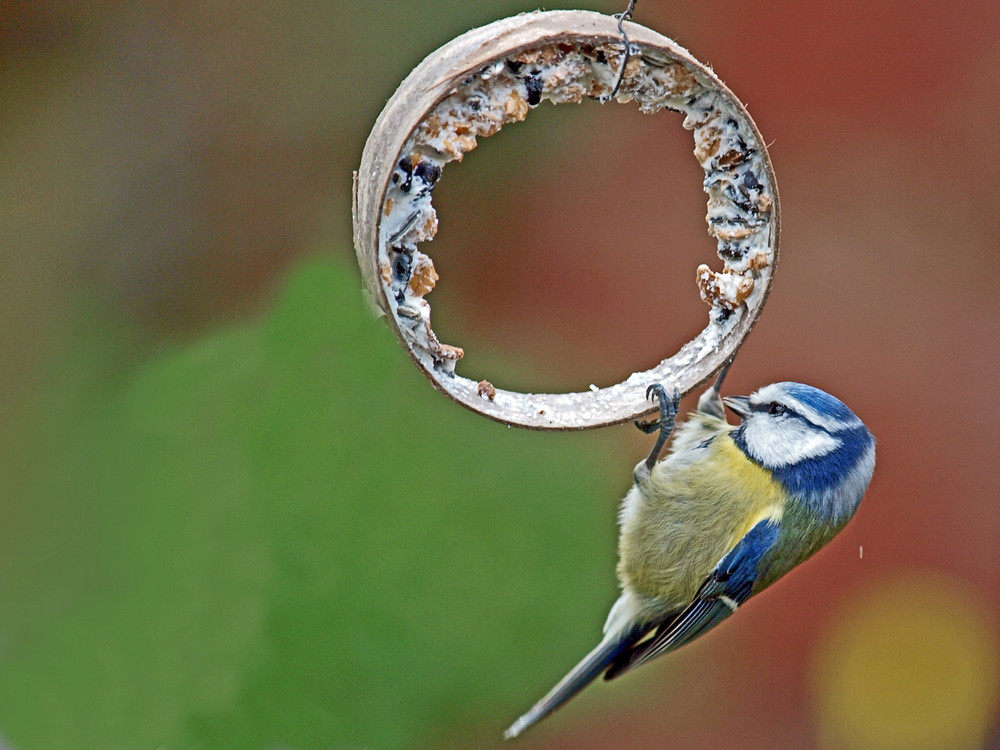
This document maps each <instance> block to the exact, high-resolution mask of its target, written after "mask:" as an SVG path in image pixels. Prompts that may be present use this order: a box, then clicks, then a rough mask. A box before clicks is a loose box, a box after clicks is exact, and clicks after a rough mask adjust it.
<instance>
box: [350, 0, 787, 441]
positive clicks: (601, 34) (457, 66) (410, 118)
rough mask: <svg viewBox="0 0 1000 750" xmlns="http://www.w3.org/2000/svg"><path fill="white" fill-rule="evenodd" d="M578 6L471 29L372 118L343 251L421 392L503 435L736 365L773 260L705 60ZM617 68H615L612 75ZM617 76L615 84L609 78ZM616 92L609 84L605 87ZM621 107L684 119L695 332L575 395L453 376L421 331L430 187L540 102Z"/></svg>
mask: <svg viewBox="0 0 1000 750" xmlns="http://www.w3.org/2000/svg"><path fill="white" fill-rule="evenodd" d="M624 28H625V30H626V31H627V35H628V38H629V40H630V41H631V46H630V48H629V54H626V48H625V45H624V42H623V38H622V34H621V33H620V32H619V28H618V22H617V20H616V19H614V18H612V17H610V16H606V15H602V14H600V13H594V12H588V11H547V12H535V13H526V14H524V15H519V16H516V17H513V18H507V19H503V20H500V21H497V22H495V23H491V24H489V25H487V26H484V27H482V28H479V29H474V30H472V31H469V32H467V33H465V34H463V35H462V36H460V37H458V38H456V39H454V40H452V41H451V42H449V43H447V44H446V45H444V46H443V47H441V48H440V49H438V50H437V51H436V52H434V53H432V54H431V55H430V56H428V57H427V58H426V59H425V60H424V61H423V62H422V63H420V65H418V66H417V67H416V68H415V69H414V70H413V72H411V73H410V75H409V76H408V77H407V78H406V80H404V81H403V83H402V84H401V85H400V86H399V88H398V90H397V91H396V93H395V94H394V95H393V96H392V98H391V99H390V100H389V102H388V103H387V104H386V106H385V108H384V109H383V110H382V113H381V114H380V115H379V117H378V119H377V121H376V122H375V126H374V127H373V129H372V132H371V134H370V135H369V137H368V141H367V143H366V144H365V148H364V152H363V154H362V157H361V166H360V168H359V170H358V171H357V172H356V173H355V177H354V179H355V182H354V243H355V249H356V252H357V256H358V262H359V264H360V266H361V272H362V276H363V278H364V283H365V286H366V288H367V291H368V293H369V295H370V296H371V298H372V299H373V300H374V302H375V304H376V305H377V306H378V307H379V308H380V309H381V311H382V312H384V313H385V315H386V318H387V320H388V322H389V324H390V326H391V327H392V329H393V330H394V331H395V333H396V336H397V337H398V338H399V340H400V342H401V343H402V344H403V346H404V347H405V348H406V350H407V351H408V352H409V354H410V357H411V358H412V359H413V361H414V362H415V363H416V364H417V366H418V367H419V368H420V369H421V370H422V371H423V373H424V374H425V375H426V376H427V377H428V378H429V379H430V381H431V383H433V385H434V386H435V387H436V388H438V389H439V390H441V391H442V392H444V393H445V394H447V395H448V396H450V397H451V398H452V399H454V400H455V401H458V402H459V403H460V404H463V405H464V406H467V407H468V408H470V409H472V410H473V411H476V412H478V413H480V414H482V415H484V416H487V417H490V418H491V419H495V420H497V421H500V422H504V423H507V424H512V425H518V426H521V427H528V428H534V429H554V430H560V429H562V430H566V429H585V428H591V427H602V426H606V425H611V424H617V423H621V422H625V421H629V420H634V419H637V418H639V417H641V416H643V415H645V414H648V413H649V412H650V411H651V410H652V406H651V404H650V402H649V401H647V399H646V388H647V387H648V386H649V385H650V384H651V383H654V382H659V383H664V384H665V385H666V386H667V387H668V388H677V389H678V390H679V391H680V392H681V393H689V392H690V391H692V390H694V389H695V388H697V387H698V386H700V385H701V384H703V383H704V382H705V381H707V380H708V379H709V378H710V377H711V376H712V374H713V373H714V372H716V371H717V370H718V369H719V368H720V367H721V366H722V365H723V364H724V363H725V362H726V361H727V360H728V359H730V358H731V357H732V356H734V354H735V352H736V351H737V350H738V349H739V347H740V345H741V344H742V342H743V340H744V339H745V338H746V336H747V334H748V333H749V332H750V329H751V328H752V327H753V325H754V323H755V322H756V320H757V317H758V316H759V315H760V312H761V310H762V308H763V306H764V302H765V300H766V299H767V295H768V292H769V291H770V287H771V281H772V278H773V274H774V269H775V266H776V264H777V261H778V234H779V212H778V192H777V187H776V185H775V178H774V172H773V170H772V168H771V161H770V158H769V157H768V154H767V148H766V147H765V144H764V141H763V139H762V138H761V135H760V132H759V131H758V130H757V126H756V125H755V124H754V121H753V120H752V119H751V117H750V115H749V113H748V112H747V110H746V108H745V107H744V106H743V105H742V104H741V103H740V101H739V100H738V99H737V98H736V96H735V95H734V94H733V93H732V92H731V91H730V90H729V89H728V88H726V86H725V85H724V84H723V83H722V81H720V80H719V78H718V77H717V76H716V75H715V73H714V72H713V71H712V70H711V69H710V68H709V67H708V66H706V65H704V64H703V63H701V62H699V61H698V60H696V59H695V58H694V57H693V56H692V55H691V53H690V52H688V51H687V50H686V49H684V48H683V47H681V46H679V45H678V44H676V43H675V42H673V41H672V40H670V39H668V38H667V37H665V36H662V35H661V34H658V33H657V32H655V31H651V30H650V29H647V28H644V27H643V26H640V25H638V24H635V23H631V22H626V24H625V27H624ZM622 67H624V70H622ZM620 74H621V75H620ZM616 84H620V85H617V87H616ZM585 97H587V98H591V99H598V100H601V101H605V100H607V99H609V98H613V99H615V100H616V101H619V102H629V101H634V102H636V103H638V105H639V108H640V109H641V110H642V111H643V112H645V113H653V112H657V111H659V110H661V109H668V110H674V111H678V112H681V113H683V114H684V115H685V119H684V127H685V128H687V129H688V130H691V131H693V133H694V146H695V147H694V155H695V157H696V158H697V160H698V162H699V163H700V164H701V166H702V168H703V169H704V172H705V180H704V190H705V192H706V193H707V194H708V214H707V216H706V220H707V222H708V232H709V234H710V235H711V236H712V237H714V238H715V239H716V241H717V246H718V255H719V259H720V260H721V261H722V268H721V269H720V270H717V271H714V270H712V269H711V268H709V266H707V265H702V266H699V267H698V268H697V270H696V273H695V277H696V279H695V280H696V285H697V288H698V290H699V292H700V294H701V296H702V298H703V299H704V300H705V301H706V302H708V303H709V306H710V312H709V321H708V325H707V326H706V327H705V328H704V330H702V331H701V333H699V334H698V335H697V336H696V337H695V338H694V339H693V340H692V341H690V342H688V343H687V344H685V345H684V346H682V347H681V348H680V350H678V351H677V352H676V353H675V354H673V355H671V356H668V357H667V358H666V359H664V360H663V361H662V362H660V363H659V364H658V365H656V366H655V367H653V368H652V369H649V370H645V371H643V372H636V373H633V374H632V375H630V376H629V377H628V378H626V379H625V380H624V381H622V382H620V383H618V384H616V385H612V386H609V387H606V388H600V389H597V390H590V391H584V392H580V393H519V392H516V391H508V390H503V389H501V388H495V387H493V386H492V385H491V384H490V383H489V382H488V381H487V380H471V379H469V378H466V377H463V376H462V375H460V374H458V373H457V372H456V371H455V366H456V363H457V362H458V361H459V360H460V359H461V358H462V356H463V351H462V349H460V348H459V347H456V346H451V345H449V344H445V343H442V342H441V341H440V340H439V339H438V337H437V336H436V335H435V333H434V331H433V329H432V328H431V308H430V305H429V304H428V302H427V300H426V295H427V293H428V292H430V291H431V290H432V289H433V288H434V284H435V282H436V281H437V279H438V276H437V273H436V272H435V270H434V264H433V262H432V261H431V259H430V257H429V256H428V255H427V254H426V253H425V252H424V250H423V248H422V246H421V243H425V242H427V241H428V240H430V239H432V238H433V237H434V235H435V233H436V231H437V225H438V221H437V214H436V213H435V210H434V207H433V205H432V204H431V196H432V191H433V189H434V186H435V185H436V184H437V182H438V180H440V179H441V176H442V170H443V168H444V166H445V165H446V164H448V163H449V162H451V161H460V160H461V159H462V158H463V156H465V154H466V153H468V152H469V151H471V150H472V149H473V148H475V146H476V141H477V139H478V138H485V137H487V136H490V135H493V134H494V133H496V132H497V131H498V130H500V128H501V127H503V126H504V125H506V124H508V123H511V122H517V121H519V120H523V119H524V118H525V117H526V116H527V115H528V113H529V112H531V110H532V109H533V108H534V107H536V106H538V105H539V104H540V103H541V102H543V101H549V102H552V103H554V104H566V103H576V102H580V101H582V100H583V99H584V98H585Z"/></svg>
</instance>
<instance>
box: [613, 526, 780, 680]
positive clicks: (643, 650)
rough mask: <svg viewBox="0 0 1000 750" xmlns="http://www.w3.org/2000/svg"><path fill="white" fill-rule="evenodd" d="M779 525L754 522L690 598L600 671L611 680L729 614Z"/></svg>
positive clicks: (748, 588)
mask: <svg viewBox="0 0 1000 750" xmlns="http://www.w3.org/2000/svg"><path fill="white" fill-rule="evenodd" d="M780 529H781V524H780V522H778V521H774V520H765V521H761V522H760V523H758V524H757V525H756V526H754V527H753V528H752V529H750V531H748V532H747V534H746V536H744V537H743V538H742V539H741V540H740V541H739V543H738V544H737V545H736V546H735V547H733V548H732V549H731V550H730V551H729V553H728V554H727V555H726V556H725V557H723V558H722V559H721V560H720V561H719V563H718V565H716V566H715V569H714V570H713V571H712V573H711V575H709V577H708V578H707V579H706V580H705V582H704V583H703V584H702V585H701V588H699V589H698V593H697V594H696V595H695V597H694V600H693V601H692V602H691V603H690V604H689V605H688V606H687V607H685V608H684V609H683V610H681V612H680V614H678V615H677V616H676V617H672V618H670V619H669V620H667V621H665V622H663V623H661V624H660V625H659V626H658V627H657V628H656V630H655V632H653V634H652V636H651V637H649V638H647V639H646V640H644V641H641V642H640V643H637V644H636V645H634V646H632V647H631V648H629V649H628V650H627V651H625V652H624V653H622V654H620V655H619V656H618V657H617V658H616V659H615V660H614V662H613V663H612V665H611V667H610V668H609V669H608V671H607V672H605V674H604V679H606V680H611V679H614V678H615V677H618V676H619V675H622V674H624V673H625V672H627V671H629V670H631V669H634V668H635V667H638V666H639V665H641V664H645V663H646V662H647V661H649V660H650V659H655V658H656V657H657V656H659V655H660V654H665V653H667V652H669V651H673V650H674V649H676V648H680V647H681V646H683V645H684V644H685V643H688V642H690V641H693V640H694V639H695V638H697V637H698V636H699V635H701V634H703V633H705V632H707V631H709V630H711V629H712V628H714V627H715V626H716V625H718V624H719V623H720V622H722V621H723V620H725V619H726V618H727V617H729V615H731V614H733V612H735V611H736V610H737V608H738V607H739V606H740V605H741V604H743V602H745V601H746V600H747V599H749V598H750V595H751V594H752V593H753V584H754V581H755V580H756V578H757V565H758V563H759V562H760V561H761V558H763V557H764V555H765V554H767V552H768V551H769V550H770V549H771V548H772V547H773V546H774V544H775V542H777V540H778V532H779V531H780Z"/></svg>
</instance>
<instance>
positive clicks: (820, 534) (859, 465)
mask: <svg viewBox="0 0 1000 750" xmlns="http://www.w3.org/2000/svg"><path fill="white" fill-rule="evenodd" d="M727 370H728V365H727V366H726V368H725V369H724V370H723V371H722V372H721V373H720V375H719V377H718V379H717V380H716V382H715V384H714V385H713V386H712V387H711V388H709V389H708V390H707V391H706V392H705V393H704V394H702V396H701V398H700V399H699V401H698V408H697V410H696V411H695V412H694V413H692V414H691V415H690V416H689V418H688V419H687V420H686V421H685V422H684V423H683V424H681V425H680V426H679V427H677V429H676V434H674V435H673V443H672V445H671V449H670V451H669V453H668V454H667V455H666V457H665V458H663V460H660V454H661V452H662V450H663V447H664V445H665V444H666V442H667V440H668V439H669V438H670V437H671V434H672V433H673V432H674V426H675V419H676V416H677V411H678V406H679V394H678V393H676V392H675V393H674V394H673V398H672V399H670V398H668V397H667V394H666V391H665V390H664V388H663V387H662V386H660V385H653V386H650V388H649V391H648V392H647V396H653V395H655V397H656V398H657V400H658V401H659V407H660V419H659V421H658V423H657V422H653V423H647V424H642V423H640V424H639V426H640V427H644V428H646V431H647V432H652V431H653V430H655V429H657V428H658V429H659V437H658V439H657V441H656V444H655V445H654V446H653V450H652V451H651V452H650V454H649V457H648V458H647V459H646V460H645V461H642V462H641V463H639V464H638V466H636V468H635V472H634V478H635V483H634V485H633V486H632V488H631V490H630V491H629V493H628V495H627V496H626V497H625V499H624V501H623V502H622V505H621V512H620V518H619V522H620V527H621V531H620V537H619V548H618V552H619V562H618V578H619V582H620V584H621V589H622V593H621V596H620V597H619V598H618V600H617V601H616V602H615V604H614V606H612V608H611V612H610V613H609V615H608V618H607V621H606V623H605V625H604V638H603V639H602V640H601V642H600V643H599V644H598V645H597V647H596V648H595V649H594V650H593V651H591V652H590V653H589V654H587V656H586V657H584V659H583V660H582V661H581V662H580V663H579V664H578V665H577V666H576V667H575V668H574V669H573V670H572V671H571V672H570V673H569V674H568V675H566V676H565V677H564V678H563V679H562V681H560V682H559V684H557V685H556V686H555V687H554V688H552V690H551V691H550V692H549V693H548V695H546V696H545V697H544V698H542V699H541V700H540V701H538V703H536V704H535V705H534V706H533V707H532V708H531V710H529V711H528V712H527V713H526V714H524V715H523V716H522V717H521V718H519V719H518V720H517V721H515V722H514V723H513V725H511V727H510V728H509V729H508V730H507V731H506V733H505V734H504V736H505V737H507V738H511V737H516V736H517V735H519V734H520V733H521V732H523V731H524V730H525V729H527V728H528V727H530V726H532V725H533V724H535V723H537V722H538V721H540V720H541V719H543V718H544V717H546V716H547V715H548V714H550V713H551V712H552V711H554V710H555V709H557V708H558V707H559V706H561V705H562V704H563V703H565V702H566V701H567V700H569V699H570V698H572V697H573V696H574V695H576V693H577V692H579V691H580V690H581V689H582V688H583V687H585V686H586V685H587V684H588V683H590V682H591V681H592V680H594V679H596V678H597V677H598V676H599V675H601V674H603V675H604V678H605V679H606V680H610V679H613V678H615V677H618V676H620V675H622V674H624V673H625V672H628V671H629V670H631V669H634V668H635V667H638V666H640V665H642V664H645V663H646V662H648V661H650V660H651V659H654V658H655V657H657V656H660V655H661V654H666V653H668V652H670V651H673V650H675V649H677V648H680V647H681V646H683V645H684V644H685V643H689V642H691V641H692V640H694V639H695V638H697V637H698V636H700V635H703V634H704V633H706V632H708V631H709V630H711V629H712V628H713V627H715V626H716V625H718V624H719V623H720V622H722V621H723V620H725V619H726V618H727V617H729V616H730V615H732V614H733V613H734V612H736V611H737V609H739V608H740V607H741V606H742V605H743V604H744V603H745V602H746V601H747V600H748V599H749V598H750V597H751V596H753V595H754V594H757V593H759V592H761V591H763V590H764V589H765V588H767V587H768V586H770V585H771V584H772V583H774V582H775V581H777V580H778V579H779V578H781V577H782V576H783V575H785V573H787V572H788V571H790V570H791V569H792V568H794V567H795V566H797V565H799V564H800V563H802V562H804V561H805V560H806V559H808V558H809V557H811V556H812V555H813V554H814V553H815V552H816V551H817V550H819V549H820V548H821V547H823V545H825V544H826V543H827V542H829V541H830V540H831V539H833V537H834V536H836V535H837V533H838V532H839V531H840V530H841V529H842V528H844V526H845V525H846V524H847V522H848V521H849V520H850V519H851V517H852V516H853V515H854V513H855V511H856V510H857V508H858V505H859V504H860V502H861V498H862V497H863V496H864V494H865V491H866V490H867V488H868V484H869V482H870V481H871V478H872V473H873V471H874V469H875V439H874V437H872V434H871V433H870V432H869V431H868V428H867V427H865V425H864V423H863V422H862V421H861V420H860V419H858V418H857V417H856V416H855V415H854V413H853V412H852V411H851V410H850V409H849V408H847V406H845V405H844V404H843V403H842V402H841V401H840V400H839V399H837V398H834V397H833V396H831V395H830V394H828V393H825V392H824V391H821V390H820V389H818V388H814V387H812V386H808V385H803V384H801V383H774V384H773V385H769V386H766V387H764V388H761V389H760V390H758V391H757V392H756V393H754V394H753V395H751V396H749V397H745V396H739V397H727V398H722V397H721V396H720V393H719V391H720V388H721V385H722V381H723V379H724V378H725V375H726V371H727ZM724 405H725V406H728V407H729V409H731V410H732V411H733V412H734V413H735V414H736V415H737V416H739V417H740V420H741V421H740V424H739V425H737V426H733V425H731V424H729V423H728V422H727V421H726V415H725V409H724Z"/></svg>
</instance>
